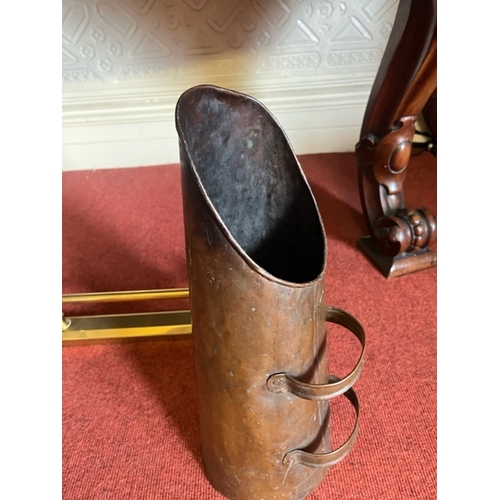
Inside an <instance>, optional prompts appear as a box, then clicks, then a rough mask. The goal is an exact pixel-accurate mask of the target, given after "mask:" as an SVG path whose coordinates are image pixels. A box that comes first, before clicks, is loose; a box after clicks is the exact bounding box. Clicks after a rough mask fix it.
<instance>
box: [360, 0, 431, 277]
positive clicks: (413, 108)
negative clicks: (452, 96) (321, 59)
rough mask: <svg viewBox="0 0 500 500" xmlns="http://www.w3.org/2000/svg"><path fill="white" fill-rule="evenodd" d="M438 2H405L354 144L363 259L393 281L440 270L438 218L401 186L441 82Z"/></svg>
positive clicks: (395, 24) (419, 0)
mask: <svg viewBox="0 0 500 500" xmlns="http://www.w3.org/2000/svg"><path fill="white" fill-rule="evenodd" d="M436 30H437V28H436V0H418V1H417V0H415V1H412V0H401V1H400V4H399V8H398V11H397V14H396V19H395V22H394V28H393V31H392V33H391V36H390V38H389V42H388V44H387V48H386V51H385V53H384V56H383V58H382V62H381V65H380V69H379V71H378V74H377V77H376V78H375V82H374V84H373V88H372V91H371V95H370V98H369V101H368V105H367V108H366V112H365V117H364V120H363V125H362V128H361V135H360V141H359V143H358V144H357V145H356V163H357V165H358V176H359V188H360V195H361V204H362V208H363V213H364V216H365V220H366V223H367V225H368V227H369V230H370V236H368V237H365V238H362V239H361V240H359V242H358V245H359V247H360V248H361V250H362V251H363V252H364V253H365V255H366V256H367V257H368V258H369V259H370V260H371V261H372V262H373V263H374V264H375V265H376V266H377V267H378V269H379V270H380V271H381V272H382V273H383V274H384V275H385V276H386V277H388V278H392V277H395V276H401V275H404V274H408V273H411V272H415V271H420V270H422V269H427V268H429V267H432V266H435V265H436V262H437V256H436V254H435V253H434V252H432V251H431V250H430V249H429V245H430V244H431V243H433V242H434V241H435V239H436V221H435V218H434V217H433V216H432V215H431V214H430V213H429V212H428V211H427V209H426V208H418V209H416V210H409V209H408V208H407V207H406V204H405V198H404V192H403V182H404V179H405V176H406V168H407V166H408V162H409V160H410V155H411V150H412V140H413V135H414V133H415V121H416V120H417V117H418V115H419V113H420V112H421V111H422V108H423V107H424V105H425V103H426V102H427V100H428V99H429V96H430V95H431V94H432V92H433V91H434V89H435V88H436V84H437V64H436V62H437V34H436Z"/></svg>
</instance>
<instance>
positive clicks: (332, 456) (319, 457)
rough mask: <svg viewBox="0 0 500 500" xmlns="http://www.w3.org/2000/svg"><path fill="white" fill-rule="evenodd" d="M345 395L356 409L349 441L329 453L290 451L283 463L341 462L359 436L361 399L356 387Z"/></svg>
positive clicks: (326, 465) (322, 465)
mask: <svg viewBox="0 0 500 500" xmlns="http://www.w3.org/2000/svg"><path fill="white" fill-rule="evenodd" d="M344 396H345V397H346V398H347V399H348V400H349V401H350V402H351V404H352V405H353V406H354V408H355V410H356V425H355V426H354V429H353V431H352V432H351V435H350V436H349V438H348V439H347V441H346V442H345V443H344V444H343V445H342V446H340V447H339V448H337V449H336V450H333V451H330V452H328V453H309V452H307V451H304V450H292V451H289V452H288V453H287V454H286V455H285V456H284V457H283V465H290V466H291V465H292V464H293V463H299V464H302V465H306V466H307V467H315V468H317V467H330V466H332V465H334V464H336V463H337V462H340V461H341V460H342V459H343V458H345V457H346V456H347V455H348V454H349V452H350V451H351V449H352V447H353V446H354V443H355V442H356V438H357V436H358V430H359V401H358V397H357V396H356V393H355V392H354V389H349V390H348V391H346V392H345V393H344Z"/></svg>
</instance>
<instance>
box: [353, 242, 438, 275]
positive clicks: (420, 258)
mask: <svg viewBox="0 0 500 500" xmlns="http://www.w3.org/2000/svg"><path fill="white" fill-rule="evenodd" d="M358 247H359V249H360V250H361V251H362V252H363V253H364V254H365V255H366V256H367V257H368V259H370V261H371V262H372V263H373V264H374V265H375V266H376V267H377V269H378V270H379V271H380V272H381V273H382V274H383V275H384V276H385V277H386V278H396V277H398V276H405V275H406V274H410V273H415V272H417V271H423V270H424V269H429V268H431V267H435V266H436V265H437V255H436V254H435V253H434V252H432V251H431V250H429V249H428V248H426V249H425V250H422V251H419V252H415V253H403V254H400V255H397V256H396V257H390V256H388V255H386V254H384V253H383V252H382V250H381V249H380V247H379V246H378V245H377V243H376V242H375V241H374V240H373V239H372V238H370V237H369V236H366V237H364V238H361V239H360V240H358Z"/></svg>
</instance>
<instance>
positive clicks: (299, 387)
mask: <svg viewBox="0 0 500 500" xmlns="http://www.w3.org/2000/svg"><path fill="white" fill-rule="evenodd" d="M326 321H329V322H331V323H336V324H338V325H341V326H343V327H345V328H347V329H348V330H350V331H351V332H352V333H354V335H355V336H356V337H357V338H358V340H359V341H360V342H361V346H362V350H361V354H360V356H359V359H358V362H357V363H356V366H355V367H354V368H353V370H352V371H351V373H349V375H347V376H346V377H344V378H342V379H339V378H338V377H335V376H334V375H329V376H328V383H326V384H308V383H305V382H301V381H300V380H297V379H296V378H294V377H292V376H291V375H288V374H287V373H285V372H282V373H274V374H273V375H271V376H270V377H269V378H268V379H267V387H268V389H269V390H270V391H271V392H273V393H274V394H280V393H283V392H291V393H292V394H295V396H298V397H299V398H303V399H310V400H313V401H321V400H328V399H332V398H334V397H336V396H340V395H341V394H344V393H345V392H346V391H348V390H349V389H350V388H351V387H352V385H353V384H354V383H355V382H356V380H357V379H358V377H359V376H360V374H361V370H362V368H363V363H364V361H365V331H364V329H363V327H362V326H361V323H360V322H359V321H358V320H357V319H356V318H354V317H353V316H351V315H350V314H349V313H346V312H345V311H343V310H342V309H338V308H336V307H326Z"/></svg>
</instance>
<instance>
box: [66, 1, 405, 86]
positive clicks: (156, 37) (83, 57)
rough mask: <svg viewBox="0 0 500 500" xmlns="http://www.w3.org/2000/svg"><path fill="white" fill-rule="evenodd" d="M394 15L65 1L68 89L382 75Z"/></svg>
mask: <svg viewBox="0 0 500 500" xmlns="http://www.w3.org/2000/svg"><path fill="white" fill-rule="evenodd" d="M396 8H397V1H396V0H363V1H357V0H343V1H339V0H63V10H62V14H63V15H62V74H63V75H62V76H63V83H64V84H74V83H87V82H101V83H102V84H108V83H114V82H120V81H125V80H141V79H174V78H176V77H180V76H188V77H193V78H195V77H196V76H198V77H200V76H203V75H208V76H209V75H217V74H222V75H231V74H234V75H241V74H242V73H244V74H248V75H250V76H251V75H254V76H255V77H258V76H259V74H263V75H268V74H272V77H273V78H274V77H277V78H280V77H293V76H297V77H301V76H303V75H305V74H308V75H309V76H320V75H321V76H322V75H335V76H339V77H342V75H349V74H352V73H353V72H355V73H356V74H357V75H359V74H360V73H363V72H365V73H369V74H374V72H375V71H376V69H377V68H378V65H379V64H380V60H381V57H382V53H383V50H384V48H385V45H386V43H387V39H388V37H389V35H390V32H391V29H392V22H393V19H394V16H395V13H396ZM207 71H208V73H206V72H207Z"/></svg>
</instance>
